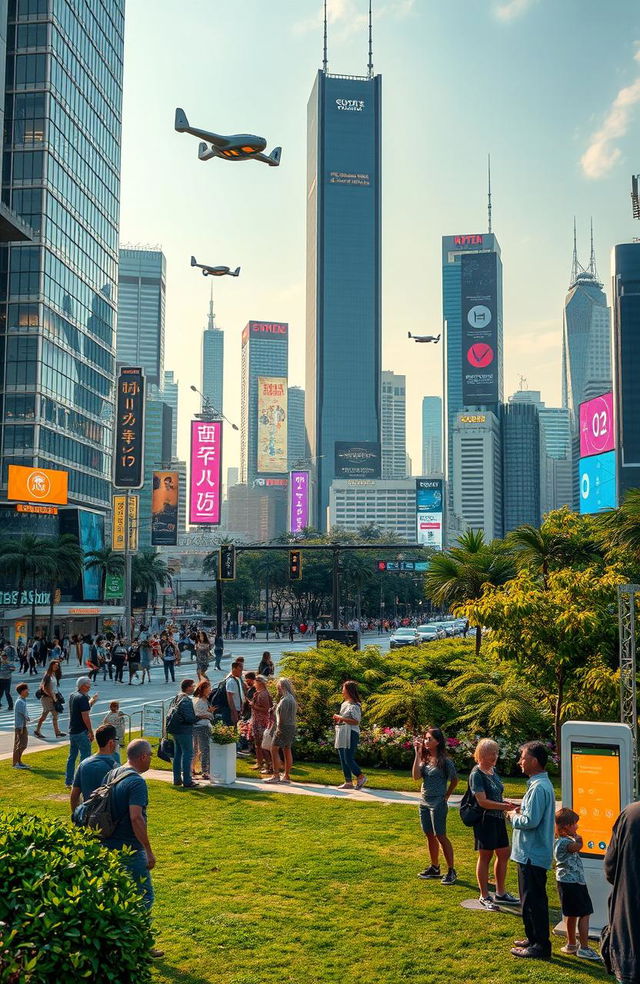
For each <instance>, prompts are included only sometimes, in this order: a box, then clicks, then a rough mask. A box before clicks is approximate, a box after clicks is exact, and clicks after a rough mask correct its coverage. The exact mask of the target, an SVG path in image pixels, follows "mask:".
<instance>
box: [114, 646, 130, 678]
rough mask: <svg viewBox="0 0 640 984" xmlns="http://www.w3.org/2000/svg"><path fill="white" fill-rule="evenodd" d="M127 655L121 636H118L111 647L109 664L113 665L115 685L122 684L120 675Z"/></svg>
mask: <svg viewBox="0 0 640 984" xmlns="http://www.w3.org/2000/svg"><path fill="white" fill-rule="evenodd" d="M128 655H129V652H128V650H127V647H126V646H125V644H124V641H123V639H122V636H118V638H117V640H116V641H115V642H114V643H113V645H112V646H111V662H112V663H113V666H114V669H115V676H114V681H115V683H124V680H123V679H122V674H123V671H124V664H125V663H126V661H127V657H128Z"/></svg>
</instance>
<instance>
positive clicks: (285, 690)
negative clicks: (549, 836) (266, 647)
mask: <svg viewBox="0 0 640 984" xmlns="http://www.w3.org/2000/svg"><path fill="white" fill-rule="evenodd" d="M276 690H277V691H278V697H279V698H280V700H279V701H278V703H277V705H276V716H275V718H276V720H275V732H274V735H273V746H272V748H271V759H272V761H273V775H272V776H271V778H270V779H265V782H286V783H290V782H291V767H292V765H293V754H292V752H291V746H292V745H293V742H294V739H295V737H296V715H297V710H298V705H297V703H296V695H295V691H294V689H293V684H292V683H291V680H289V678H288V677H280V679H279V680H278V681H277V682H276ZM281 751H282V755H283V757H284V771H283V772H282V773H281V771H280V769H281V759H280V752H281Z"/></svg>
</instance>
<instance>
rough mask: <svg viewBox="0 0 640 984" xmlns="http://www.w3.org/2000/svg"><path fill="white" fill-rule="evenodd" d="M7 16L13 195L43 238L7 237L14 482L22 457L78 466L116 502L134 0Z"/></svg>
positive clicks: (2, 370)
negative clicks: (130, 10)
mask: <svg viewBox="0 0 640 984" xmlns="http://www.w3.org/2000/svg"><path fill="white" fill-rule="evenodd" d="M0 10H2V7H1V5H0ZM2 28H3V29H4V28H5V24H4V23H3V24H2ZM6 28H7V29H6V37H7V60H6V76H5V142H4V155H3V175H2V200H3V202H4V203H5V205H6V206H9V207H10V208H11V209H13V210H15V211H16V212H17V213H18V214H19V215H20V216H21V217H22V218H23V219H24V220H25V221H26V222H27V223H28V224H29V225H30V226H31V228H32V229H33V232H34V240H33V242H27V243H24V244H11V245H9V246H4V247H2V249H1V251H0V399H1V400H2V413H1V414H0V419H1V420H2V429H1V435H0V436H1V444H2V446H1V451H2V462H3V467H2V479H1V481H2V487H3V489H4V488H6V481H7V466H8V465H9V464H11V463H14V464H23V465H34V464H37V465H39V466H41V467H50V468H57V469H64V470H66V471H68V472H69V501H70V503H71V504H73V505H76V506H77V505H84V506H90V507H93V508H94V509H97V510H98V511H102V512H105V511H107V510H108V509H109V508H110V498H111V482H110V475H111V418H112V415H113V403H114V379H115V299H116V281H117V270H118V222H119V199H120V136H121V103H122V58H123V35H124V0H108V2H107V0H93V2H92V3H91V4H89V3H79V2H71V0H11V2H10V3H9V9H8V22H7V24H6ZM28 518H29V519H31V518H32V517H28ZM34 518H36V519H43V520H49V519H50V518H51V517H34ZM38 529H40V527H38Z"/></svg>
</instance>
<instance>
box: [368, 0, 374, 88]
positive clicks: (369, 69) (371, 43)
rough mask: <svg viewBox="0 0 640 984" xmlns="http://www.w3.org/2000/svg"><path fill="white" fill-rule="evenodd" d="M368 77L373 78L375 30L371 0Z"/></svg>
mask: <svg viewBox="0 0 640 984" xmlns="http://www.w3.org/2000/svg"><path fill="white" fill-rule="evenodd" d="M367 69H368V78H370V79H372V78H373V31H372V26H371V0H369V64H368V65H367Z"/></svg>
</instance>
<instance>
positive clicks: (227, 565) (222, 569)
mask: <svg viewBox="0 0 640 984" xmlns="http://www.w3.org/2000/svg"><path fill="white" fill-rule="evenodd" d="M218 578H219V580H220V581H235V579H236V548H235V547H234V545H233V544H232V543H223V544H222V546H221V547H220V556H219V565H218Z"/></svg>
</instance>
